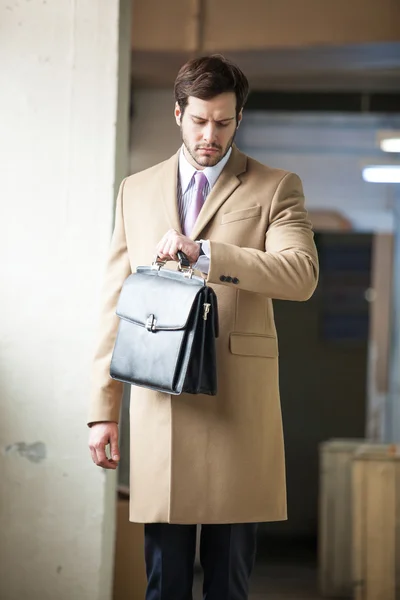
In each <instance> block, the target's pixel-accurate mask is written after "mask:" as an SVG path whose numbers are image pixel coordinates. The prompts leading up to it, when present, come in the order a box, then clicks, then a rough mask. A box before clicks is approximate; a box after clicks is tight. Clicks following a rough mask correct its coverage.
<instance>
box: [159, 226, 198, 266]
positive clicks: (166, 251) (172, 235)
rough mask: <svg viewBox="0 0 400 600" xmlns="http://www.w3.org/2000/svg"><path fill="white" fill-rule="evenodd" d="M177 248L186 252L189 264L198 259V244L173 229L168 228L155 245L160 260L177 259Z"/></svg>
mask: <svg viewBox="0 0 400 600" xmlns="http://www.w3.org/2000/svg"><path fill="white" fill-rule="evenodd" d="M179 250H181V251H182V252H184V253H185V254H186V256H187V257H188V259H189V261H190V264H195V263H196V262H197V261H198V260H199V256H200V244H198V243H197V242H194V241H193V240H191V239H190V238H188V237H186V236H185V235H183V234H182V233H178V231H176V230H175V229H170V230H169V231H168V232H167V233H166V234H165V235H164V237H163V238H162V240H161V241H160V243H159V244H158V245H157V256H158V257H159V258H160V259H161V260H175V261H179V258H178V256H177V252H178V251H179Z"/></svg>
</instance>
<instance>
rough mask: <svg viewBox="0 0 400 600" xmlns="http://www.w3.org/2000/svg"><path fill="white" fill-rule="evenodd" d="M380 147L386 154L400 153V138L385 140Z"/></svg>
mask: <svg viewBox="0 0 400 600" xmlns="http://www.w3.org/2000/svg"><path fill="white" fill-rule="evenodd" d="M380 146H381V150H383V151H384V152H400V137H398V138H386V139H383V140H381V141H380Z"/></svg>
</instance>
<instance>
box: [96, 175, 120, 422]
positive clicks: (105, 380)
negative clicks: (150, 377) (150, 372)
mask: <svg viewBox="0 0 400 600" xmlns="http://www.w3.org/2000/svg"><path fill="white" fill-rule="evenodd" d="M125 181H126V180H124V181H123V182H122V183H121V186H120V189H119V193H118V197H117V203H116V213H115V226H114V232H113V235H112V240H111V248H110V254H109V259H108V264H107V268H106V274H105V281H104V285H103V291H102V302H101V310H100V331H99V339H98V341H97V346H96V351H95V356H94V361H93V368H92V382H91V397H90V406H89V414H88V423H89V424H90V423H93V422H95V421H115V422H117V423H118V421H119V414H120V407H121V399H122V393H123V383H121V382H120V381H116V380H115V379H111V377H110V362H111V356H112V352H113V349H114V342H115V338H116V336H117V331H118V324H119V319H118V317H117V315H116V314H115V309H116V306H117V302H118V297H119V294H120V292H121V288H122V284H123V283H124V281H125V279H126V278H127V277H128V275H130V273H131V267H130V262H129V257H128V250H127V245H126V237H125V227H124V218H123V190H124V185H125Z"/></svg>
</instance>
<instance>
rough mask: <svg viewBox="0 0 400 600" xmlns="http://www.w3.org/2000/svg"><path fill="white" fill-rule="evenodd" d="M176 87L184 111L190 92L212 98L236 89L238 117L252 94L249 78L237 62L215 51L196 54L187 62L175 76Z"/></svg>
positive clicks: (176, 95) (176, 96)
mask: <svg viewBox="0 0 400 600" xmlns="http://www.w3.org/2000/svg"><path fill="white" fill-rule="evenodd" d="M174 91H175V100H176V102H177V103H178V104H179V108H180V109H181V112H182V114H183V113H184V111H185V108H186V106H187V104H188V98H189V96H194V97H195V98H200V99H201V100H211V98H215V96H218V94H223V93H224V92H234V93H235V95H236V118H237V117H238V115H239V113H240V111H241V110H242V108H243V106H244V105H245V103H246V100H247V97H248V95H249V82H248V81H247V77H246V76H245V74H244V73H243V72H242V71H241V70H240V69H239V67H237V66H236V65H235V64H234V63H232V62H231V61H229V60H228V59H227V58H225V57H224V56H221V54H213V55H211V56H203V57H201V58H195V59H193V60H190V61H189V62H187V63H186V64H184V65H183V67H181V69H180V71H179V73H178V76H177V78H176V80H175V87H174Z"/></svg>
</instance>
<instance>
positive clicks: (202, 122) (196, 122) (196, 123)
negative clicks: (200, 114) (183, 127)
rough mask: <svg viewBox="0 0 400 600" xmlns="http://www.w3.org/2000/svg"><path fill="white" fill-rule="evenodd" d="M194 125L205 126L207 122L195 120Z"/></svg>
mask: <svg viewBox="0 0 400 600" xmlns="http://www.w3.org/2000/svg"><path fill="white" fill-rule="evenodd" d="M193 123H194V124H195V125H204V124H205V121H201V120H200V119H193Z"/></svg>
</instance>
